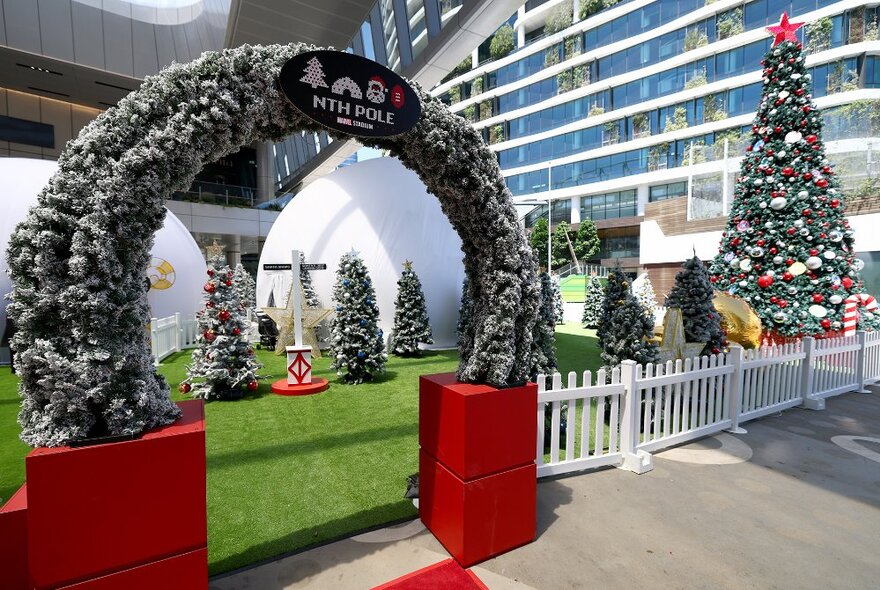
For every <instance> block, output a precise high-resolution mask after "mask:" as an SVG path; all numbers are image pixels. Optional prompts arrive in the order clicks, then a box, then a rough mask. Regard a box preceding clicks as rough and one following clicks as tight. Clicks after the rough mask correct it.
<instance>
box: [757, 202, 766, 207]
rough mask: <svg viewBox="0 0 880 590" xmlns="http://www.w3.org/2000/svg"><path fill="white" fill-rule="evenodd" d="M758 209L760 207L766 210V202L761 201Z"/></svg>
mask: <svg viewBox="0 0 880 590" xmlns="http://www.w3.org/2000/svg"><path fill="white" fill-rule="evenodd" d="M758 207H760V208H761V209H766V208H767V202H766V201H761V202H760V203H758Z"/></svg>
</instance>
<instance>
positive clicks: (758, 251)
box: [749, 246, 764, 258]
mask: <svg viewBox="0 0 880 590" xmlns="http://www.w3.org/2000/svg"><path fill="white" fill-rule="evenodd" d="M749 254H751V255H752V257H753V258H760V257H761V256H763V255H764V248H762V247H761V246H755V247H754V248H752V250H751V252H749Z"/></svg>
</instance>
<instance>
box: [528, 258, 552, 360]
mask: <svg viewBox="0 0 880 590" xmlns="http://www.w3.org/2000/svg"><path fill="white" fill-rule="evenodd" d="M538 279H539V280H540V281H541V307H539V308H538V321H537V322H535V327H534V329H533V330H532V334H533V340H532V348H533V351H534V365H533V366H532V375H537V374H539V373H543V374H545V375H549V374H551V373H552V372H553V371H554V370H555V369H556V311H555V309H554V307H555V305H554V300H553V284H552V283H553V282H552V281H551V279H550V275H548V274H547V273H546V272H542V273H541V274H540V275H539V277H538Z"/></svg>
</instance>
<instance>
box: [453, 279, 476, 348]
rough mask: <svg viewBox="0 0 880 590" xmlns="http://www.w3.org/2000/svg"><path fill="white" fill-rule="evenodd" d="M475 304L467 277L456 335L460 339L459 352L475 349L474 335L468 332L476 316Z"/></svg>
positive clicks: (462, 284)
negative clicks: (472, 319)
mask: <svg viewBox="0 0 880 590" xmlns="http://www.w3.org/2000/svg"><path fill="white" fill-rule="evenodd" d="M473 307H474V302H473V300H472V299H471V293H470V281H468V279H467V277H465V279H464V280H463V281H462V283H461V302H460V303H459V305H458V324H457V325H456V326H455V334H456V336H457V337H458V349H459V350H472V349H473V347H474V342H473V334H472V333H470V332H468V329H467V328H468V326H470V325H471V318H472V317H473V315H474V309H473Z"/></svg>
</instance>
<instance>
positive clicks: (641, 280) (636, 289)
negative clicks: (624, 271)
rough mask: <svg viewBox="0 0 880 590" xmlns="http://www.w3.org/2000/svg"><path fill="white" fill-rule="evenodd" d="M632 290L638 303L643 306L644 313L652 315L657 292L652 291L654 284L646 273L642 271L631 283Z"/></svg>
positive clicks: (655, 309)
mask: <svg viewBox="0 0 880 590" xmlns="http://www.w3.org/2000/svg"><path fill="white" fill-rule="evenodd" d="M632 292H633V295H635V296H636V299H638V300H639V304H640V305H641V306H642V307H644V308H645V313H649V314H651V317H654V314H655V312H656V311H657V294H656V293H654V285H653V284H651V278H650V277H649V276H648V273H646V272H645V273H642V274H641V275H639V276H638V277H637V278H636V280H634V281H633V283H632Z"/></svg>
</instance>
